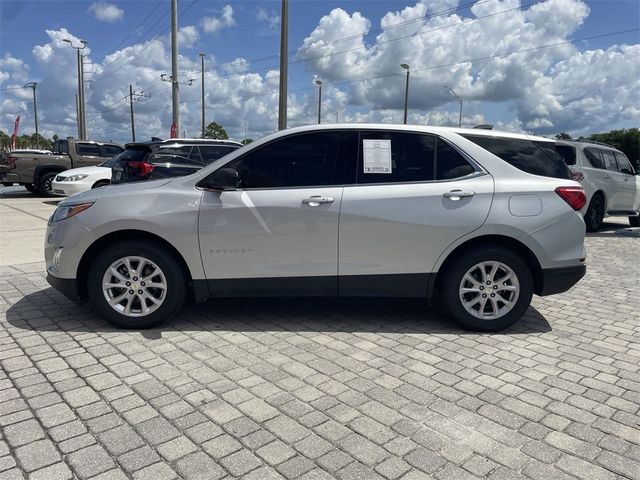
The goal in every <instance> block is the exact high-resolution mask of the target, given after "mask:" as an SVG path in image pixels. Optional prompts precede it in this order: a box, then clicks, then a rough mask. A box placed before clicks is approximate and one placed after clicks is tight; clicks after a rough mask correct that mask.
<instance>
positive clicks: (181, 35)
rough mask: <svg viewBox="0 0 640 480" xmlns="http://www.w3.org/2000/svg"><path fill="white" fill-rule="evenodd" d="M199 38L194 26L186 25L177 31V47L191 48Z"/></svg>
mask: <svg viewBox="0 0 640 480" xmlns="http://www.w3.org/2000/svg"><path fill="white" fill-rule="evenodd" d="M199 38H200V34H199V33H198V29H197V28H196V27H195V26H194V25H188V26H186V27H182V28H180V30H178V45H179V46H180V48H191V47H193V46H194V45H195V44H196V42H197V41H198V39H199Z"/></svg>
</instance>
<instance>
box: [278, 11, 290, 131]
mask: <svg viewBox="0 0 640 480" xmlns="http://www.w3.org/2000/svg"><path fill="white" fill-rule="evenodd" d="M288 52H289V0H282V15H281V16H280V91H279V104H278V130H284V129H285V128H287V75H288V67H289V53H288Z"/></svg>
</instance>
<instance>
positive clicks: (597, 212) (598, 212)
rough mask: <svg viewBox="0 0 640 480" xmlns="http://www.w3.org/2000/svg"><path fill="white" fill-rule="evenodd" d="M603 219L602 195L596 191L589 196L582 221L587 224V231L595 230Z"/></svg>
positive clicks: (598, 228)
mask: <svg viewBox="0 0 640 480" xmlns="http://www.w3.org/2000/svg"><path fill="white" fill-rule="evenodd" d="M603 220H604V197H603V196H602V194H601V193H596V194H594V195H593V197H592V198H591V203H589V208H588V209H587V213H585V215H584V223H585V225H586V226H587V232H597V231H598V230H600V227H601V226H602V221H603Z"/></svg>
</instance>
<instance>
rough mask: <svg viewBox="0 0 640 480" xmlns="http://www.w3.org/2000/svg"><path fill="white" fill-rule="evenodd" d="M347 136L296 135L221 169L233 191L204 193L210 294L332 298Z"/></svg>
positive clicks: (202, 226) (203, 247)
mask: <svg viewBox="0 0 640 480" xmlns="http://www.w3.org/2000/svg"><path fill="white" fill-rule="evenodd" d="M348 138H349V133H348V132H346V131H321V132H311V133H302V134H295V135H290V136H286V137H281V138H279V139H276V140H274V141H272V142H270V143H268V144H266V145H262V146H258V147H255V148H253V149H251V150H249V151H248V152H247V153H246V154H244V155H242V156H241V157H239V158H237V159H235V160H233V161H231V162H230V163H228V164H226V165H224V168H233V169H234V170H236V172H238V178H239V187H238V189H237V190H232V191H223V192H214V191H205V192H203V198H202V202H201V207H200V219H199V235H200V251H201V255H202V261H203V265H204V269H205V274H206V276H207V279H208V280H209V286H210V289H211V291H212V294H213V295H214V296H250V295H277V294H278V293H282V294H287V295H295V294H298V295H335V294H336V293H337V270H338V219H339V214H340V202H341V199H342V191H343V187H342V180H341V175H342V173H341V172H342V170H341V168H340V161H339V157H340V151H341V149H342V148H343V145H344V144H346V142H347V141H348Z"/></svg>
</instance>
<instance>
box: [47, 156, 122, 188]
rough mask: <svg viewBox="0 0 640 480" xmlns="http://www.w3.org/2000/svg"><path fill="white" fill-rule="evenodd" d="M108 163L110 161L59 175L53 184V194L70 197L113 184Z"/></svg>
mask: <svg viewBox="0 0 640 480" xmlns="http://www.w3.org/2000/svg"><path fill="white" fill-rule="evenodd" d="M108 162H109V160H107V161H106V162H102V163H101V164H100V165H96V166H94V167H82V168H73V169H71V170H66V171H64V172H62V173H59V174H58V175H56V178H54V179H53V182H52V184H51V186H52V188H53V193H55V194H56V195H65V196H68V197H70V196H71V195H75V194H76V193H80V192H86V191H87V190H91V189H92V188H98V187H104V186H105V185H109V184H111V166H106V164H108Z"/></svg>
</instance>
